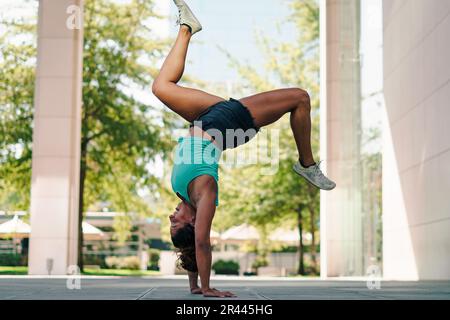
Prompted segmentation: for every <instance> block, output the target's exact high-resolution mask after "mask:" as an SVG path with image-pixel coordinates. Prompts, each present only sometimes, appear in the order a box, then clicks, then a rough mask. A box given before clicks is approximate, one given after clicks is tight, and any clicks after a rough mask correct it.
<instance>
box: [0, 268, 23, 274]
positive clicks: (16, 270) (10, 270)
mask: <svg viewBox="0 0 450 320" xmlns="http://www.w3.org/2000/svg"><path fill="white" fill-rule="evenodd" d="M22 274H28V267H0V275H22Z"/></svg>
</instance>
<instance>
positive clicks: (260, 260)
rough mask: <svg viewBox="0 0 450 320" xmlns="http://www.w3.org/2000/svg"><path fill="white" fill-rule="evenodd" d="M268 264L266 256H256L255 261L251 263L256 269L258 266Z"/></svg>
mask: <svg viewBox="0 0 450 320" xmlns="http://www.w3.org/2000/svg"><path fill="white" fill-rule="evenodd" d="M268 265H269V262H268V261H267V259H266V258H261V257H259V258H256V260H255V261H253V263H252V268H254V269H258V268H259V267H267V266H268Z"/></svg>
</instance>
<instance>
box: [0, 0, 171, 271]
mask: <svg viewBox="0 0 450 320" xmlns="http://www.w3.org/2000/svg"><path fill="white" fill-rule="evenodd" d="M84 14H85V17H84V28H85V29H84V59H83V108H82V138H81V163H80V170H81V171H80V206H79V217H80V224H79V231H80V243H79V245H80V246H79V248H80V250H79V264H80V267H81V268H82V250H81V248H82V232H81V221H82V218H83V212H84V211H85V210H86V208H88V207H89V206H91V205H94V204H95V203H96V202H97V201H107V202H109V203H110V204H111V207H112V208H113V209H114V210H116V211H123V212H125V213H129V212H134V213H136V214H138V215H149V214H152V208H150V207H149V206H148V204H147V203H146V202H145V201H144V200H143V199H142V198H141V197H140V196H139V195H138V191H139V190H143V189H147V190H149V191H150V193H155V194H157V193H158V190H159V188H160V184H159V180H158V179H157V178H155V177H154V176H153V174H152V173H151V172H150V171H149V170H148V167H147V166H148V164H150V163H152V161H153V160H154V159H155V158H157V157H163V158H164V157H166V156H167V152H168V151H169V150H170V149H171V147H172V145H173V143H172V141H171V138H170V134H169V133H170V131H171V130H170V129H171V128H172V127H173V125H174V124H173V123H174V122H173V119H174V117H173V115H172V114H170V113H168V112H165V111H164V110H159V109H157V108H156V107H155V106H152V105H150V104H148V103H146V102H142V101H140V100H139V99H137V98H136V97H135V96H134V94H133V92H134V90H150V85H151V82H152V80H153V76H155V74H156V72H157V70H156V69H155V67H154V66H155V65H157V61H158V60H159V59H160V58H161V56H163V54H164V53H165V52H166V51H167V50H168V46H169V45H170V43H171V40H170V39H161V38H159V37H157V36H156V35H155V33H154V32H153V31H152V30H151V29H150V27H149V24H148V23H149V20H150V19H152V18H153V19H155V18H156V19H161V18H164V17H161V16H159V15H158V14H156V13H155V11H154V1H150V0H134V1H130V2H129V3H115V2H112V1H107V0H87V1H85V8H84ZM8 30H9V35H8V36H9V37H11V36H13V35H14V33H16V32H18V33H22V34H23V33H25V32H28V33H30V34H33V33H34V32H35V24H34V25H33V24H32V25H27V24H25V23H15V24H11V23H9V24H8ZM35 54H36V48H35V39H34V41H31V42H29V43H26V44H25V43H24V44H17V43H15V42H14V41H2V47H1V55H2V59H1V62H0V63H1V64H2V65H1V66H2V71H12V72H2V74H1V77H2V78H1V79H0V80H1V81H0V83H1V85H2V86H3V88H1V89H2V90H1V92H2V95H1V97H0V99H1V100H0V105H1V107H2V110H1V113H0V115H1V117H2V118H1V119H2V127H1V131H0V132H1V134H2V139H1V142H0V143H2V145H1V150H2V153H1V158H0V163H1V172H0V175H1V176H2V177H3V178H2V182H1V184H2V187H3V192H2V194H5V193H6V192H7V191H9V193H10V191H13V192H15V194H17V196H16V197H17V202H15V203H20V206H21V207H23V208H28V207H29V198H27V197H26V196H25V193H27V194H28V193H29V189H30V172H31V169H30V168H31V154H32V153H31V152H32V148H31V143H32V114H33V99H32V97H33V88H34V64H33V63H32V61H33V60H34V59H35ZM18 150H19V151H20V152H18ZM6 187H8V188H9V189H6ZM19 187H20V190H21V191H19ZM22 192H23V193H22ZM5 198H8V197H5ZM116 226H124V230H117V231H118V232H126V231H127V230H126V228H129V223H121V222H118V223H116ZM118 228H119V229H120V227H118ZM119 238H121V237H119ZM122 238H123V237H122Z"/></svg>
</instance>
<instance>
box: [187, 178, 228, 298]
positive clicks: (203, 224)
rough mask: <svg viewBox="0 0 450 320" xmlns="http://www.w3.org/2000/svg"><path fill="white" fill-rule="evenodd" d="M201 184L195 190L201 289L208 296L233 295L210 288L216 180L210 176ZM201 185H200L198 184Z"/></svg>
mask: <svg viewBox="0 0 450 320" xmlns="http://www.w3.org/2000/svg"><path fill="white" fill-rule="evenodd" d="M209 178H210V179H207V180H206V181H203V182H202V183H200V184H199V185H201V188H198V189H197V190H200V192H194V199H195V204H196V208H197V210H196V211H197V212H196V217H195V257H196V260H197V269H198V273H199V275H200V284H201V291H202V293H203V295H204V296H206V297H233V296H234V295H233V294H232V293H231V292H221V291H218V290H216V289H213V288H210V285H209V278H210V275H211V258H212V256H211V243H210V239H209V235H210V232H211V224H212V220H213V218H214V214H215V212H216V205H215V200H216V194H217V185H216V182H215V181H214V180H213V179H212V178H211V177H209ZM198 187H200V186H198Z"/></svg>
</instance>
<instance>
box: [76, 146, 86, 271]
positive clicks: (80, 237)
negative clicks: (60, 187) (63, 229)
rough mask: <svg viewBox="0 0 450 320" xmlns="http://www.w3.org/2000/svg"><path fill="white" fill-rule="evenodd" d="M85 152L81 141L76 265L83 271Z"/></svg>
mask: <svg viewBox="0 0 450 320" xmlns="http://www.w3.org/2000/svg"><path fill="white" fill-rule="evenodd" d="M86 154H87V142H85V141H83V142H82V143H81V160H80V193H79V195H78V197H79V198H78V199H79V202H78V267H79V268H80V272H83V228H82V223H83V206H84V182H85V180H86Z"/></svg>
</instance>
